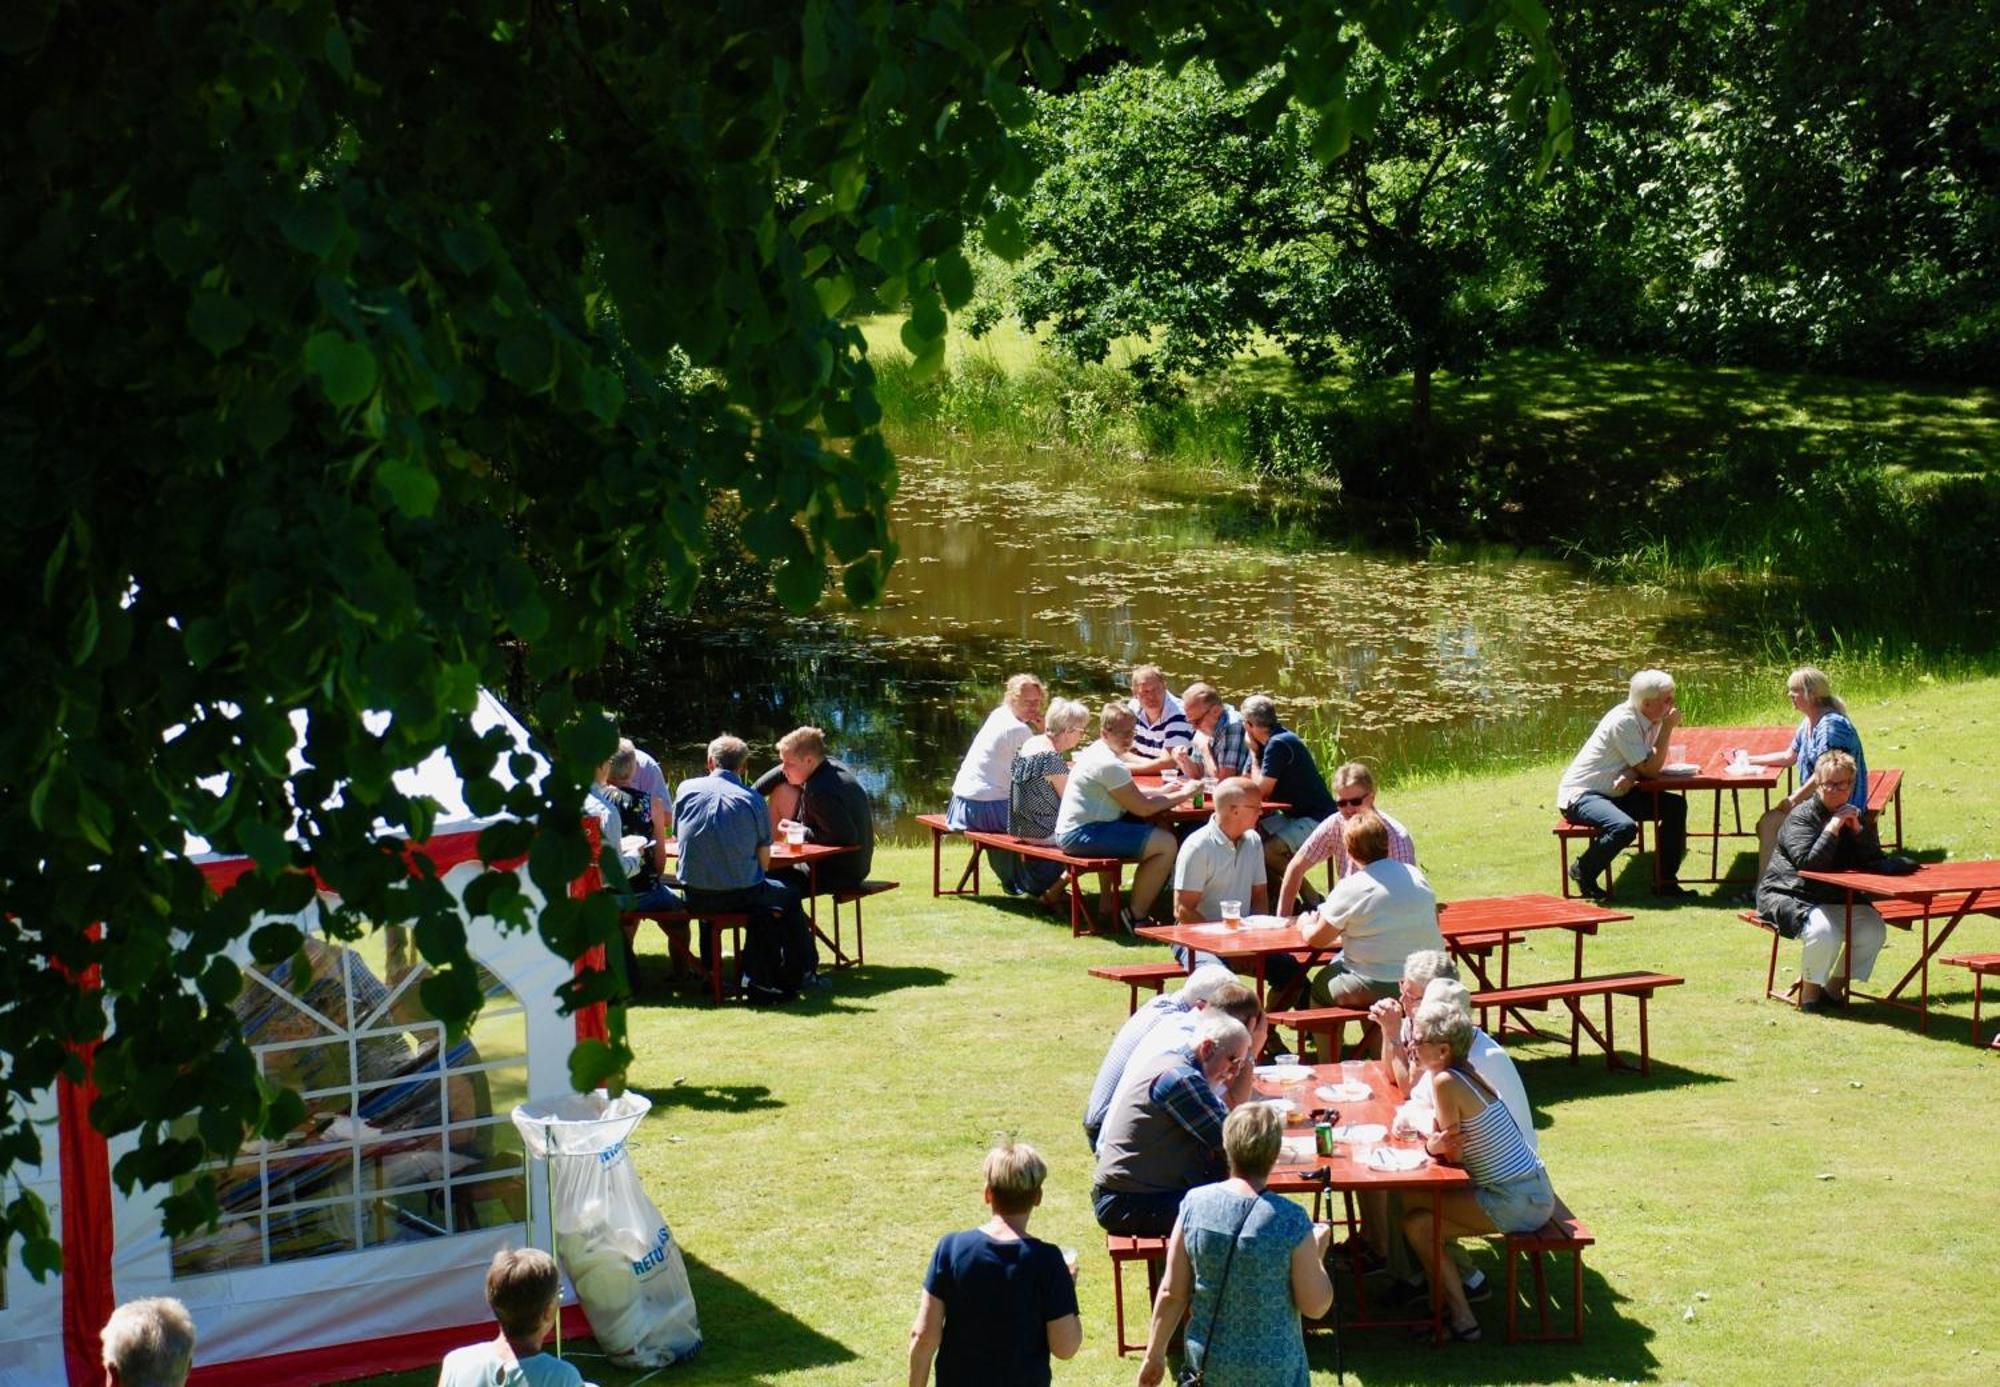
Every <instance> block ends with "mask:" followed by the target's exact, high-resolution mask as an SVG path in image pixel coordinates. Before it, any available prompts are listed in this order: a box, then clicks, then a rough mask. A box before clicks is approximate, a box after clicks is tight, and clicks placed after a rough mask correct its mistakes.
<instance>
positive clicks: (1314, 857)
mask: <svg viewBox="0 0 2000 1387" xmlns="http://www.w3.org/2000/svg"><path fill="white" fill-rule="evenodd" d="M1333 805H1334V812H1333V813H1331V814H1329V815H1327V816H1326V817H1325V818H1324V819H1322V820H1320V825H1319V827H1318V828H1316V829H1314V830H1313V831H1312V834H1311V835H1310V836H1309V837H1308V838H1307V839H1306V840H1305V842H1303V843H1301V844H1299V850H1298V851H1297V852H1296V853H1294V854H1292V860H1291V861H1290V862H1287V863H1286V864H1285V876H1284V880H1283V881H1281V882H1280V883H1279V884H1278V914H1280V915H1289V914H1291V913H1292V906H1293V904H1294V903H1295V902H1296V901H1297V900H1298V898H1299V894H1300V892H1302V891H1303V892H1310V891H1311V889H1312V888H1311V887H1309V886H1307V885H1306V873H1308V872H1310V871H1311V870H1312V869H1313V868H1315V867H1317V866H1319V864H1320V863H1322V862H1326V861H1328V860H1331V861H1332V863H1333V875H1334V879H1335V880H1338V879H1339V878H1341V877H1344V876H1346V875H1347V874H1348V873H1349V872H1350V871H1352V870H1353V864H1352V863H1351V862H1349V861H1348V858H1347V841H1346V837H1345V835H1344V834H1343V832H1342V827H1343V826H1344V825H1345V824H1346V822H1347V821H1348V820H1349V819H1351V818H1353V817H1354V816H1355V815H1356V814H1359V813H1361V812H1362V811H1364V810H1368V809H1373V810H1374V811H1375V814H1376V817H1378V818H1379V819H1381V820H1382V824H1383V826H1384V827H1385V828H1387V829H1388V830H1389V860H1390V861H1391V862H1401V863H1403V864H1404V865H1405V866H1408V867H1414V866H1416V865H1417V845H1416V843H1415V841H1414V840H1412V839H1411V837H1410V831H1409V830H1408V829H1407V828H1404V827H1403V826H1402V825H1401V824H1399V823H1397V822H1396V821H1395V820H1394V819H1392V818H1390V817H1389V815H1388V814H1386V813H1384V812H1383V811H1382V810H1381V809H1380V808H1379V807H1377V805H1376V803H1375V773H1374V772H1373V771H1371V770H1369V769H1368V767H1366V766H1364V765H1362V764H1361V763H1360V762H1359V761H1349V762H1348V763H1347V764H1346V765H1344V766H1342V767H1341V768H1340V769H1339V770H1337V771H1335V772H1334V773H1333ZM1308 903H1310V902H1308Z"/></svg>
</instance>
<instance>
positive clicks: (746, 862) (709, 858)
mask: <svg viewBox="0 0 2000 1387" xmlns="http://www.w3.org/2000/svg"><path fill="white" fill-rule="evenodd" d="M749 759H750V748H749V747H747V746H745V745H744V744H743V742H742V739H741V738H738V737H731V736H728V735H727V734H725V735H723V736H720V737H717V738H716V739H715V740H714V741H712V742H710V743H709V744H708V774H707V775H703V776H697V777H695V778H694V779H692V780H684V781H682V782H681V791H680V795H679V797H678V798H676V799H675V801H674V824H675V826H676V828H677V829H678V831H679V834H680V852H681V860H680V869H681V885H682V887H683V888H684V889H685V890H686V891H687V905H688V909H689V910H690V911H691V912H693V913H694V914H695V915H697V916H701V915H705V914H709V913H713V914H717V915H734V914H739V913H740V914H742V915H744V916H745V917H746V919H747V921H748V926H747V929H746V934H747V938H746V939H745V941H744V958H743V959H742V960H741V962H740V964H739V968H740V971H741V972H742V974H743V978H742V981H743V991H744V994H745V996H746V997H747V998H748V999H749V1000H750V1002H751V1003H753V1004H766V1005H768V1004H770V1003H774V1002H787V1001H790V1000H792V999H793V998H794V997H796V996H797V995H798V991H799V988H800V987H801V986H803V985H805V984H806V983H807V981H808V980H809V979H813V980H816V979H817V976H818V968H819V957H818V951H817V950H816V949H815V948H814V947H813V939H812V926H811V925H809V924H807V923H806V915H805V911H803V910H801V909H800V908H799V902H798V898H797V897H795V896H794V895H793V894H792V893H791V892H790V891H788V890H786V889H785V888H784V886H782V885H781V884H780V883H778V882H776V881H773V880H772V879H771V877H770V875H769V873H770V870H771V818H770V815H769V814H768V813H766V812H765V809H764V802H763V801H762V800H760V799H759V798H757V795H756V792H755V791H753V790H752V789H751V788H750V787H749V786H748V785H745V784H744V783H743V781H742V779H741V778H740V773H741V771H742V770H743V763H744V762H745V761H747V760H749Z"/></svg>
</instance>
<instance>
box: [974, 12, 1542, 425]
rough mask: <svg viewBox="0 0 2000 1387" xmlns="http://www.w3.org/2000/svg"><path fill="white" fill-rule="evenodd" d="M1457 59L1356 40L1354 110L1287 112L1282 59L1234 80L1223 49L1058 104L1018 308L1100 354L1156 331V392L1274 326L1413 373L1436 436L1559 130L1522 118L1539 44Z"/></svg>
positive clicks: (1445, 47)
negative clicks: (1440, 387)
mask: <svg viewBox="0 0 2000 1387" xmlns="http://www.w3.org/2000/svg"><path fill="white" fill-rule="evenodd" d="M1451 53H1452V45H1451V43H1450V40H1449V38H1448V36H1439V37H1436V38H1434V39H1432V40H1430V41H1429V42H1428V43H1423V44H1412V45H1410V46H1408V47H1406V48H1405V49H1404V50H1402V51H1401V52H1400V53H1399V54H1397V55H1396V56H1393V57H1387V56H1384V55H1381V54H1378V53H1373V52H1369V53H1362V54H1357V55H1356V56H1355V57H1354V59H1353V60H1352V61H1351V62H1350V64H1349V69H1348V70H1349V78H1350V84H1351V87H1350V90H1351V93H1352V94H1351V96H1350V97H1349V98H1347V99H1346V100H1345V101H1344V102H1343V103H1342V105H1341V107H1340V108H1339V113H1338V118H1335V117H1332V116H1329V115H1326V114H1321V113H1317V112H1314V111H1311V110H1307V109H1303V108H1301V107H1299V106H1298V105H1296V104H1293V105H1291V106H1289V107H1288V106H1287V104H1286V102H1285V100H1284V97H1285V92H1284V90H1283V89H1282V88H1281V87H1280V86H1279V85H1278V84H1277V83H1276V81H1275V78H1276V76H1277V74H1275V73H1270V74H1262V75H1260V76H1259V77H1258V78H1257V79H1254V80H1253V81H1251V82H1250V83H1248V84H1247V85H1243V86H1231V85H1229V84H1227V83H1225V82H1223V81H1222V80H1221V79H1220V77H1219V76H1218V74H1217V73H1216V72H1215V71H1214V70H1213V69H1210V68H1208V67H1206V66H1203V65H1195V66H1191V67H1189V68H1188V69H1186V70H1185V71H1183V72H1182V73H1180V74H1179V75H1178V76H1165V75H1163V74H1161V73H1158V72H1155V71H1151V70H1147V69H1142V68H1137V67H1130V66H1127V67H1123V68H1120V69H1117V70H1115V71H1113V72H1112V73H1110V74H1108V75H1107V76H1105V77H1104V78H1102V79H1101V80H1094V81H1091V82H1089V83H1087V84H1085V85H1083V86H1082V87H1081V89H1080V90H1078V91H1076V92H1073V93H1069V94H1065V95H1060V96H1051V97H1047V98H1045V99H1044V100H1043V101H1042V102H1041V103H1040V113H1041V114H1040V119H1039V121H1038V123H1037V125H1036V127H1035V135H1036V138H1037V140H1038V141H1039V142H1040V146H1041V151H1042V157H1043V161H1044V163H1045V168H1044V171H1043V174H1042V176H1041V178H1040V179H1039V180H1038V181H1037V183H1036V186H1035V191H1034V194H1033V196H1032V198H1031V202H1030V207H1031V211H1030V214H1029V217H1028V222H1027V229H1028V232H1029V235H1030V237H1031V238H1032V239H1033V240H1034V241H1035V242H1036V243H1037V245H1038V251H1037V253H1036V255H1035V256H1034V258H1033V259H1031V260H1030V262H1029V263H1028V264H1027V265H1025V266H1024V267H1023V268H1022V269H1021V270H1020V271H1019V272H1017V273H1016V274H1015V275H1014V276H1013V277H1012V279H1011V282H1010V283H1009V285H1008V288H1007V294H1008V304H1009V306H1010V307H1011V309H1012V311H1013V312H1014V313H1015V314H1016V315H1017V316H1018V317H1019V318H1020V319H1021V320H1022V321H1023V322H1024V323H1025V324H1027V325H1028V326H1031V327H1036V326H1040V325H1042V324H1044V323H1046V324H1048V325H1049V327H1050V329H1051V332H1052V337H1053V340H1054V342H1055V343H1056V344H1057V346H1058V347H1059V348H1061V349H1062V350H1064V351H1065V352H1067V353H1069V354H1071V355H1072V356H1075V357H1077V358H1079V359H1081V360H1088V361H1101V360H1103V359H1104V357H1105V356H1106V354H1107V353H1108V352H1109V350H1110V348H1111V346H1112V344H1113V343H1114V342H1115V341H1117V340H1119V339H1120V338H1138V339H1150V345H1149V346H1148V347H1147V348H1146V349H1144V350H1142V351H1141V353H1140V354H1139V356H1138V357H1137V358H1136V361H1135V369H1136V370H1138V371H1139V372H1140V374H1141V375H1142V376H1144V377H1146V378H1147V379H1148V380H1149V381H1151V382H1152V383H1153V384H1154V385H1155V387H1156V388H1158V387H1159V386H1160V385H1162V384H1165V383H1170V382H1173V381H1176V380H1177V379H1179V378H1182V377H1185V376H1188V375H1194V374H1198V373H1201V372H1205V371H1210V370H1213V369H1215V368H1216V367H1218V366H1220V365H1222V364H1224V363H1225V362H1227V361H1228V359H1229V358H1230V357H1231V356H1232V355H1234V354H1235V353H1237V352H1239V351H1241V350H1243V349H1244V348H1245V347H1246V346H1248V345H1249V344H1250V343H1251V342H1252V341H1253V339H1254V338H1255V337H1256V336H1258V335H1260V334H1261V335H1263V336H1264V337H1267V338H1269V339H1271V340H1273V341H1275V342H1277V343H1278V344H1279V345H1280V346H1281V347H1283V348H1284V349H1285V351H1286V352H1287V354H1288V355H1289V356H1290V357H1291V359H1292V360H1293V362H1294V363H1295V364H1296V365H1298V366H1299V367H1300V369H1301V370H1302V371H1303V372H1305V374H1307V375H1308V376H1317V375H1322V374H1325V373H1328V372H1332V371H1338V370H1350V371H1353V372H1355V373H1357V374H1363V375H1370V376H1377V375H1385V374H1394V373H1400V372H1408V373H1409V374H1410V376H1411V380H1412V391H1411V410H1412V420H1413V423H1414V425H1415V428H1416V431H1417V432H1418V434H1419V435H1421V434H1422V433H1423V432H1424V430H1425V429H1426V428H1427V427H1428V424H1429V420H1430V401H1431V379H1432V377H1433V375H1434V373H1435V372H1436V371H1438V370H1440V369H1452V370H1460V371H1464V370H1469V369H1471V368H1472V367H1474V366H1475V364H1476V363H1477V361H1478V360H1479V357H1480V356H1481V354H1482V352H1483V350H1484V348H1485V344H1486V340H1487V337H1488V334H1489V332H1490V331H1491V325H1492V322H1493V320H1494V318H1495V316H1496V313H1497V312H1498V306H1497V304H1496V303H1495V302H1494V301H1493V298H1492V296H1491V294H1490V293H1488V292H1487V289H1486V286H1485V284H1484V281H1485V280H1486V279H1487V278H1488V277H1489V276H1490V275H1491V274H1492V273H1493V270H1494V266H1495V262H1496V261H1504V258H1505V257H1504V255H1499V254H1496V247H1497V246H1500V245H1502V244H1504V236H1505V234H1506V232H1507V229H1508V228H1509V225H1510V222H1509V217H1510V215H1511V214H1512V213H1513V212H1514V209H1515V208H1516V206H1517V205H1518V204H1519V203H1520V202H1522V201H1523V200H1525V199H1527V198H1529V197H1531V196H1533V183H1534V177H1533V175H1534V166H1535V161H1536V159H1537V157H1538V155H1539V154H1540V153H1541V152H1542V150H1543V148H1544V145H1545V142H1544V140H1543V139H1542V138H1541V132H1540V131H1537V130H1533V129H1530V128H1528V127H1527V126H1526V124H1525V123H1524V122H1523V121H1522V120H1521V119H1520V118H1519V117H1520V115H1521V113H1522V112H1521V107H1522V106H1524V105H1525V104H1526V101H1527V98H1528V95H1529V93H1530V92H1531V91H1532V90H1533V68H1532V63H1531V61H1530V58H1529V53H1528V50H1527V49H1526V48H1525V47H1523V48H1521V49H1520V50H1518V51H1517V52H1512V53H1508V54H1505V55H1503V58H1502V60H1501V61H1499V62H1497V63H1495V64H1492V65H1491V66H1487V65H1482V66H1481V67H1480V68H1477V69H1474V70H1471V71H1460V70H1459V69H1458V68H1457V67H1456V66H1455V65H1454V64H1453V63H1452V62H1451V61H1450V55H1451ZM1517 64H1518V66H1517ZM1510 87H1517V88H1518V89H1519V92H1520V96H1519V99H1518V100H1511V101H1510V98H1509V94H1508V93H1509V88H1510ZM1553 114H1554V115H1555V116H1556V118H1557V120H1558V122H1560V121H1561V120H1562V116H1561V113H1560V110H1557V111H1555V112H1553ZM1562 134H1563V136H1564V138H1563V139H1562V140H1561V141H1560V142H1559V145H1560V146H1566V143H1567V140H1566V135H1567V132H1566V129H1565V130H1562Z"/></svg>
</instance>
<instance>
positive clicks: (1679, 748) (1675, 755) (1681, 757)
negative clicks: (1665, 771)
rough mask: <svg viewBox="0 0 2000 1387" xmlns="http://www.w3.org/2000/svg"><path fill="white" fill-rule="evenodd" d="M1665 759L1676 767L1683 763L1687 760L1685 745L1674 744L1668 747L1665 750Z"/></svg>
mask: <svg viewBox="0 0 2000 1387" xmlns="http://www.w3.org/2000/svg"><path fill="white" fill-rule="evenodd" d="M1667 759H1668V760H1669V761H1672V762H1674V763H1675V764H1676V765H1679V764H1682V763H1684V762H1685V761H1686V760H1687V759H1688V749H1687V743H1686V742H1675V743H1673V744H1672V745H1670V746H1669V747H1668V748H1667Z"/></svg>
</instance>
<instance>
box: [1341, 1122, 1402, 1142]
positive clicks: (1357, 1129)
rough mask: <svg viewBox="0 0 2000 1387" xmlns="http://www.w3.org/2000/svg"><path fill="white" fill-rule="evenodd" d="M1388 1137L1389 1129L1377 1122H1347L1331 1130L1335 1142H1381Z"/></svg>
mask: <svg viewBox="0 0 2000 1387" xmlns="http://www.w3.org/2000/svg"><path fill="white" fill-rule="evenodd" d="M1388 1135H1389V1129H1388V1128H1387V1127H1384V1126H1383V1125H1382V1124H1381V1123H1379V1122H1347V1123H1340V1124H1337V1125H1336V1126H1335V1127H1334V1129H1333V1139H1334V1140H1335V1141H1347V1142H1356V1141H1358V1142H1361V1143H1363V1144H1364V1145H1365V1144H1366V1143H1368V1142H1371V1141H1381V1140H1382V1139H1383V1138H1384V1137H1386V1136H1388Z"/></svg>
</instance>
